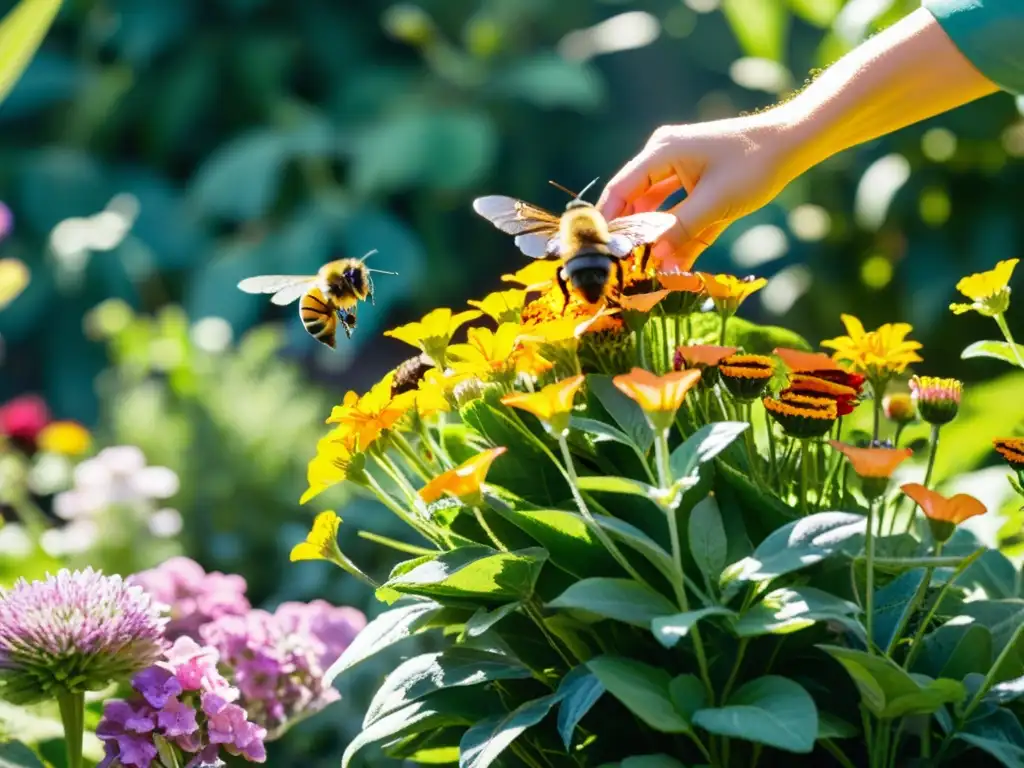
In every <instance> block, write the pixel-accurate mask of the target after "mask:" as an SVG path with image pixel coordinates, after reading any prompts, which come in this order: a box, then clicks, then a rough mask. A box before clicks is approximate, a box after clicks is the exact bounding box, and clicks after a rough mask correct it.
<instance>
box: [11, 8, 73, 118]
mask: <svg viewBox="0 0 1024 768" xmlns="http://www.w3.org/2000/svg"><path fill="white" fill-rule="evenodd" d="M60 5H61V0H22V1H21V2H20V3H18V5H16V6H15V7H14V8H13V9H12V10H11V11H10V12H9V13H8V14H7V15H6V16H4V18H3V21H0V103H2V102H3V100H4V99H6V98H7V94H9V93H10V92H11V89H13V88H14V85H15V84H16V83H17V82H18V78H20V77H21V75H22V73H23V72H24V71H25V68H26V67H28V64H29V62H30V61H32V57H33V56H34V55H35V53H36V49H38V48H39V45H40V43H42V42H43V38H44V37H46V33H47V31H49V29H50V25H51V24H52V23H53V19H54V18H55V17H56V15H57V11H59V10H60Z"/></svg>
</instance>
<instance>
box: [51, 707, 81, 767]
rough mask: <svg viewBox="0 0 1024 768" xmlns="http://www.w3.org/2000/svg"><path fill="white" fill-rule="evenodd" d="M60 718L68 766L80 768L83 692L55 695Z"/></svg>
mask: <svg viewBox="0 0 1024 768" xmlns="http://www.w3.org/2000/svg"><path fill="white" fill-rule="evenodd" d="M57 704H58V706H59V707H60V719H61V722H62V723H63V724H64V745H65V746H66V747H67V755H68V768H82V736H83V734H84V733H85V694H84V693H71V692H68V691H65V692H64V693H61V694H58V695H57Z"/></svg>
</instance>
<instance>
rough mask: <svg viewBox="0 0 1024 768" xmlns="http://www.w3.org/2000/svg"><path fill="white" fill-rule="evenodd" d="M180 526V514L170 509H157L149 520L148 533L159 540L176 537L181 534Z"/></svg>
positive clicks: (181, 523) (181, 522)
mask: <svg viewBox="0 0 1024 768" xmlns="http://www.w3.org/2000/svg"><path fill="white" fill-rule="evenodd" d="M182 525H183V521H182V519H181V513H180V512H179V511H178V510H176V509H171V508H170V507H165V508H163V509H158V510H157V511H156V512H154V513H153V516H152V517H150V518H149V532H150V533H152V534H153V535H154V536H156V537H157V538H159V539H169V538H172V537H173V536H177V535H178V534H179V533H181V529H182Z"/></svg>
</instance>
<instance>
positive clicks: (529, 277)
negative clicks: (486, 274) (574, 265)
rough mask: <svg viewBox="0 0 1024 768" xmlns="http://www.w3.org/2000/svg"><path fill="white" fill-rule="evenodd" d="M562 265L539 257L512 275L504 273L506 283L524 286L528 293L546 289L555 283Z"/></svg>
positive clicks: (503, 280)
mask: <svg viewBox="0 0 1024 768" xmlns="http://www.w3.org/2000/svg"><path fill="white" fill-rule="evenodd" d="M561 268H562V265H561V264H560V263H559V262H557V261H552V260H550V259H537V260H535V261H531V262H530V263H529V264H527V265H526V266H525V267H523V268H522V269H520V270H519V271H518V272H513V273H512V274H510V275H502V276H501V280H502V282H504V283H512V284H513V285H519V286H522V287H523V288H524V289H525V290H526V291H527V292H528V293H530V292H533V291H546V290H548V289H549V288H551V287H553V286H554V284H555V276H556V275H557V274H558V270H559V269H561Z"/></svg>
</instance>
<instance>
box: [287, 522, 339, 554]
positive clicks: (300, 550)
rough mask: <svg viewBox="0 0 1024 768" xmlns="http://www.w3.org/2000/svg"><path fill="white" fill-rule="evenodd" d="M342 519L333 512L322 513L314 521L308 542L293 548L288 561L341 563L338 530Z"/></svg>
mask: <svg viewBox="0 0 1024 768" xmlns="http://www.w3.org/2000/svg"><path fill="white" fill-rule="evenodd" d="M340 528H341V518H340V517H338V515H337V513H336V512H333V511H331V510H328V511H325V512H321V513H320V514H319V515H317V516H316V518H315V519H314V520H313V527H312V528H310V530H309V533H308V534H307V535H306V540H305V541H301V542H299V543H298V544H296V545H295V546H294V547H292V551H291V554H290V555H289V556H288V559H289V560H291V561H292V562H293V563H295V562H298V561H299V560H328V561H330V562H335V563H336V562H341V561H342V555H341V549H339V547H338V530H339V529H340Z"/></svg>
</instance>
